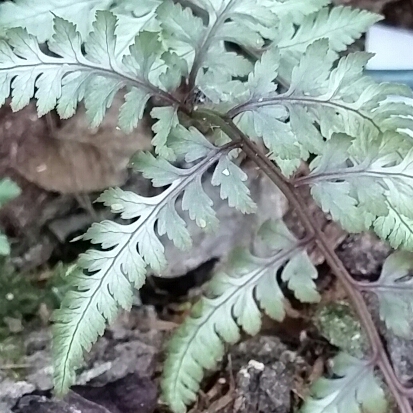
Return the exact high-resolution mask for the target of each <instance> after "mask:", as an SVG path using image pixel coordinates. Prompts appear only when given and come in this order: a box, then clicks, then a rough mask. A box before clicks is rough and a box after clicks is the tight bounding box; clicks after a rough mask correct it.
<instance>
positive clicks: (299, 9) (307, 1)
mask: <svg viewBox="0 0 413 413" xmlns="http://www.w3.org/2000/svg"><path fill="white" fill-rule="evenodd" d="M329 3H330V0H286V1H283V0H281V1H273V5H272V6H271V11H272V12H273V13H274V14H275V15H276V16H277V17H278V20H279V22H280V23H282V22H287V21H288V22H291V23H294V24H300V23H302V21H303V19H304V18H305V17H306V16H308V15H310V14H313V13H315V12H317V11H319V10H320V9H321V8H323V7H324V6H326V5H328V4H329Z"/></svg>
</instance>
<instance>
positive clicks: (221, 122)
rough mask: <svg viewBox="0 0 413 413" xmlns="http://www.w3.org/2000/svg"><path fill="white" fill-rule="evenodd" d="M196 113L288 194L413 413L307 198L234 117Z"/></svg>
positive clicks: (404, 406)
mask: <svg viewBox="0 0 413 413" xmlns="http://www.w3.org/2000/svg"><path fill="white" fill-rule="evenodd" d="M193 116H194V117H195V118H198V119H207V120H209V121H210V122H211V124H212V125H216V126H219V127H220V128H221V129H222V131H223V132H224V133H226V134H227V135H228V136H229V137H230V138H231V139H232V140H236V141H239V140H241V149H242V150H243V151H244V152H245V153H246V154H247V156H248V157H249V158H251V159H252V160H253V161H254V162H255V163H256V165H257V166H258V167H259V168H260V169H261V170H262V171H263V172H264V173H265V174H266V175H267V176H268V178H269V179H270V180H271V181H272V182H273V183H274V184H275V185H276V186H277V187H278V188H279V189H280V190H281V192H282V193H283V194H284V195H285V197H286V198H287V200H288V201H289V203H290V205H291V206H292V207H293V208H294V210H295V211H296V213H297V215H298V218H299V219H300V221H301V223H302V224H303V226H304V228H305V229H306V231H307V232H308V235H312V236H314V238H315V241H316V243H317V246H318V248H319V249H320V251H321V252H322V253H323V255H324V257H325V259H326V261H327V263H328V264H329V266H330V268H331V271H332V272H333V273H334V274H335V275H336V277H337V278H338V279H339V280H340V282H341V283H342V285H343V288H344V289H345V291H346V294H347V296H348V297H349V299H350V301H351V302H352V304H353V306H354V309H355V311H356V313H357V315H358V317H359V318H360V322H361V324H362V326H363V328H364V330H365V332H366V335H367V337H368V339H369V342H370V346H371V351H372V357H371V358H372V361H374V363H375V364H376V365H377V366H378V367H379V368H380V369H381V371H382V373H383V376H384V378H385V380H386V383H387V385H388V387H389V389H390V391H391V392H392V394H393V396H394V398H395V400H396V402H397V404H398V406H399V409H400V413H413V410H412V408H411V406H410V403H409V400H408V398H407V397H406V394H409V389H404V387H403V386H402V384H401V383H400V382H399V380H398V379H397V377H396V375H395V373H394V370H393V367H392V366H391V363H390V361H389V359H388V357H387V353H386V350H385V348H384V346H383V343H382V341H381V338H380V336H379V333H378V332H377V329H376V327H375V325H374V321H373V319H372V317H371V314H370V311H369V309H368V307H367V305H366V303H365V301H364V299H363V296H362V294H361V292H360V291H359V290H358V289H357V287H356V283H355V281H354V280H353V278H352V277H351V275H350V274H349V273H348V271H347V269H346V268H345V267H344V265H343V263H342V261H341V260H340V258H339V257H338V256H337V254H336V253H335V251H334V249H332V248H331V247H330V245H329V243H328V240H327V239H326V238H325V235H324V233H323V232H322V231H321V230H320V229H319V228H318V227H317V226H315V225H314V224H313V222H312V221H311V218H310V217H309V216H308V215H307V212H306V210H305V202H304V201H303V199H302V198H301V196H300V195H299V194H298V193H297V191H296V190H295V188H294V186H293V185H291V184H290V183H289V182H288V181H287V180H286V179H285V178H284V176H283V175H282V174H281V173H280V171H279V170H278V168H277V167H276V165H275V164H274V163H273V162H272V161H271V160H270V159H269V158H268V157H267V156H266V155H265V154H264V153H263V152H262V151H260V150H259V149H258V147H257V146H256V145H255V144H253V143H252V142H251V141H250V140H249V139H248V137H247V136H246V135H245V134H244V133H243V132H242V131H240V130H239V129H238V127H237V126H236V125H235V124H234V123H233V121H232V120H231V119H226V118H224V117H222V116H220V115H219V114H217V113H215V112H213V111H210V110H199V111H195V112H194V114H193Z"/></svg>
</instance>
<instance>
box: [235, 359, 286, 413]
mask: <svg viewBox="0 0 413 413" xmlns="http://www.w3.org/2000/svg"><path fill="white" fill-rule="evenodd" d="M293 384H294V377H293V375H292V374H291V370H289V369H288V368H287V366H286V365H285V364H284V363H283V362H281V361H278V362H275V363H273V364H271V365H269V366H265V365H264V364H263V363H261V362H258V361H256V360H250V361H249V362H248V364H247V365H246V366H244V367H242V368H241V370H240V371H239V373H238V374H237V378H236V385H237V389H236V394H235V401H234V406H233V412H234V413H250V412H265V413H288V412H290V411H291V398H290V392H291V389H292V387H293Z"/></svg>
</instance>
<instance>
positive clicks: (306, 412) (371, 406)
mask: <svg viewBox="0 0 413 413" xmlns="http://www.w3.org/2000/svg"><path fill="white" fill-rule="evenodd" d="M332 373H333V375H334V376H335V378H332V379H326V378H321V379H319V380H318V381H317V382H316V383H315V384H314V386H313V388H312V397H311V398H310V399H309V400H308V401H306V403H305V404H304V406H303V408H302V410H301V413H362V412H375V413H385V412H387V401H386V398H385V395H384V391H383V389H382V388H381V387H380V384H379V383H378V381H377V379H376V378H375V377H374V371H373V366H372V364H371V362H366V361H363V360H358V359H356V358H354V357H352V356H350V355H348V354H345V353H340V354H339V355H338V356H336V357H335V358H334V360H333V367H332Z"/></svg>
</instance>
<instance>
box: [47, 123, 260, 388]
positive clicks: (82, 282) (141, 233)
mask: <svg viewBox="0 0 413 413" xmlns="http://www.w3.org/2000/svg"><path fill="white" fill-rule="evenodd" d="M179 136H181V137H182V140H183V141H191V144H190V145H187V148H186V150H185V152H186V153H187V154H190V157H191V158H192V159H194V158H196V159H197V160H198V159H200V161H199V162H197V163H196V164H195V165H194V166H192V167H191V168H188V169H179V168H177V167H175V166H173V165H171V164H170V163H169V162H167V161H166V160H165V159H163V158H155V157H153V156H152V155H151V154H150V153H140V154H139V155H138V158H137V160H136V161H135V163H136V168H137V169H138V170H140V171H141V172H142V173H143V175H144V177H146V178H149V179H151V180H152V184H153V185H154V186H160V187H163V186H166V185H169V187H168V188H167V189H166V190H165V191H164V192H162V193H161V194H160V195H157V196H154V197H152V198H146V197H143V196H139V195H137V194H134V193H132V192H125V191H122V190H121V189H109V190H107V191H105V192H104V193H103V194H102V195H101V196H100V198H99V199H98V201H100V202H103V203H104V204H105V205H106V206H109V207H111V210H112V212H113V213H117V214H120V216H121V218H122V219H124V220H131V219H134V221H133V222H131V223H129V224H118V223H115V222H112V221H103V222H101V223H98V224H94V225H92V227H91V228H90V229H89V230H88V231H87V233H86V234H85V235H84V236H83V238H84V239H85V240H90V241H91V242H92V243H93V244H99V245H100V246H101V249H100V250H95V249H90V250H88V251H87V252H86V253H85V254H81V256H80V258H79V261H78V267H79V269H78V270H77V271H76V272H75V273H74V274H72V275H71V276H70V279H71V282H72V284H73V290H72V291H70V292H69V293H68V294H67V295H66V297H65V299H64V301H63V303H62V307H61V309H60V310H58V311H57V312H56V313H55V321H56V324H55V334H54V336H55V344H54V347H55V349H56V351H55V358H54V359H55V388H56V391H57V393H59V394H64V393H65V392H66V391H67V390H68V388H69V387H70V386H71V385H72V384H73V383H74V379H75V373H74V372H75V369H76V368H77V367H79V364H80V362H81V361H82V354H83V351H87V350H89V349H90V347H91V345H92V344H93V343H94V342H95V341H96V339H97V337H98V336H99V335H101V334H103V331H104V328H105V325H106V322H111V321H112V320H113V319H114V317H115V316H116V315H117V313H118V310H119V309H120V308H124V309H129V308H130V307H131V305H132V298H133V287H135V288H140V287H141V286H142V284H143V283H144V281H145V275H146V271H147V266H149V267H150V268H151V269H152V270H153V271H154V272H156V273H158V274H161V273H162V271H163V269H164V268H165V266H166V264H167V263H166V259H165V255H164V246H163V244H162V242H161V241H160V239H159V237H160V236H162V235H164V234H166V235H167V236H168V238H169V239H170V240H172V241H173V243H174V244H175V246H176V247H178V248H180V249H187V248H189V247H190V246H191V238H190V235H189V232H188V230H187V228H186V224H185V221H184V220H183V219H182V218H181V216H180V215H179V214H178V212H177V211H176V208H175V204H176V201H177V198H178V196H180V195H181V194H182V193H183V198H182V209H183V210H184V211H185V210H188V212H189V216H190V218H191V219H193V220H195V221H196V223H197V224H198V225H199V226H200V227H201V228H209V227H210V226H215V225H216V224H217V218H216V216H215V211H214V210H213V208H212V201H211V199H210V198H209V197H208V196H207V195H206V193H205V192H204V190H203V188H202V181H201V178H202V176H203V174H204V173H205V172H206V171H207V170H208V169H209V168H210V167H211V166H212V165H213V164H214V163H216V162H219V161H220V160H221V159H227V157H228V153H229V151H230V150H231V149H232V146H227V147H222V148H217V147H214V146H213V145H211V144H210V143H209V142H208V141H207V140H206V139H205V138H204V137H203V136H202V135H201V134H200V133H199V132H198V131H197V130H196V129H191V130H190V131H188V130H186V129H185V128H183V127H180V128H177V130H176V131H175V141H176V142H177V141H178V140H179ZM192 136H194V138H193V139H192ZM201 137H202V138H201ZM175 146H176V147H177V148H179V147H181V148H183V146H184V145H183V144H182V143H181V144H177V143H176V145H175ZM194 152H196V153H197V154H198V155H197V156H196V157H194V155H193V153H194ZM177 153H179V151H178V150H177ZM226 162H232V161H229V160H227V161H226ZM217 168H218V166H217ZM228 168H230V169H231V173H230V174H229V175H228V176H226V178H227V179H228V180H230V181H231V183H232V185H233V186H234V187H238V188H241V189H240V190H241V192H242V193H244V194H248V195H249V192H248V190H247V189H246V186H245V185H244V183H243V179H244V177H243V175H242V174H241V172H240V170H239V168H238V167H237V166H236V165H235V164H232V163H231V165H228ZM218 184H219V185H226V184H227V183H226V181H220V182H218ZM225 194H226V193H225ZM230 200H231V202H232V203H233V206H234V207H236V208H238V209H240V210H243V211H245V210H246V209H247V208H246V205H248V206H249V205H253V203H252V201H251V199H250V198H249V196H245V197H242V199H235V200H233V199H232V198H230ZM156 231H157V233H156Z"/></svg>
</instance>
